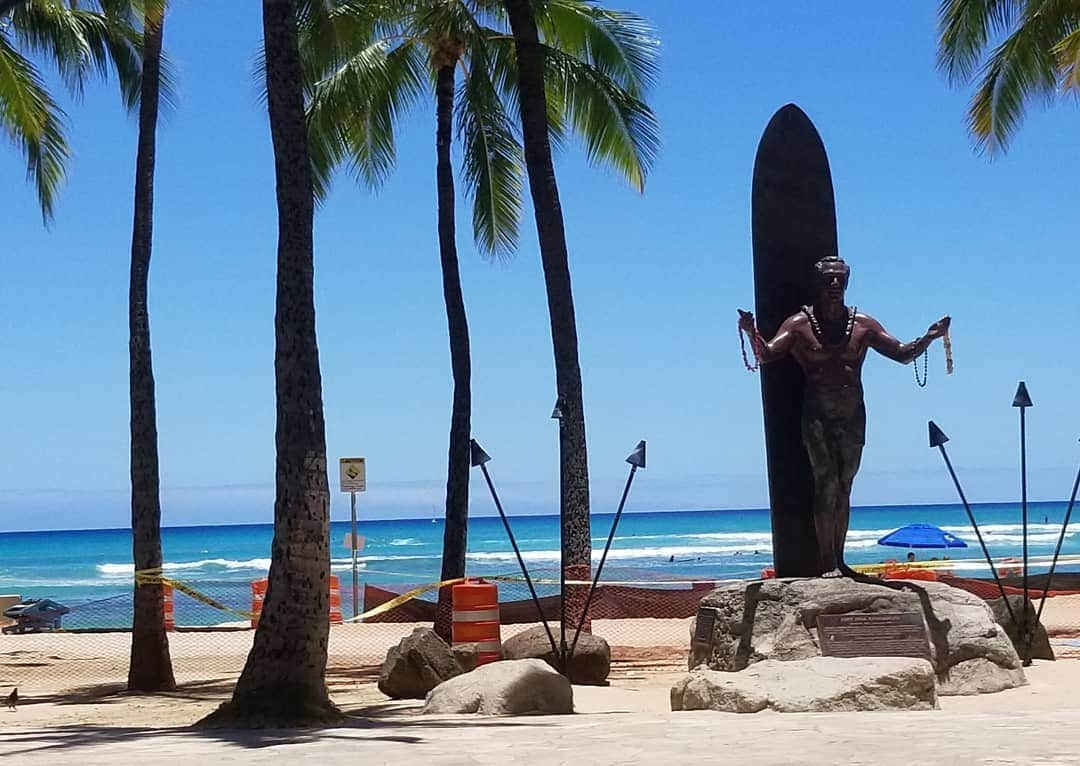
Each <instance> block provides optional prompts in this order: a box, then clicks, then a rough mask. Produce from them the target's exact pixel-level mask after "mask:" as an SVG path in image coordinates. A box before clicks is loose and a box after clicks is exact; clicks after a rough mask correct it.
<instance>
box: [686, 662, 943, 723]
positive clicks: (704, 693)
mask: <svg viewBox="0 0 1080 766" xmlns="http://www.w3.org/2000/svg"><path fill="white" fill-rule="evenodd" d="M936 707H937V691H936V685H935V675H934V669H933V667H932V666H931V665H930V663H929V662H927V661H926V660H920V659H914V658H908V657H857V658H854V659H842V658H839V657H813V658H811V659H807V660H788V661H782V660H764V661H762V662H758V663H756V664H754V665H752V666H750V667H749V668H747V669H746V670H743V671H740V672H738V673H724V672H720V671H716V670H709V669H707V668H705V667H698V668H695V669H694V670H692V671H691V672H690V673H689V674H688V675H687V676H685V677H684V678H682V679H680V680H679V681H678V683H676V684H675V685H674V686H673V687H672V688H671V709H672V710H720V711H723V712H726V713H757V712H759V711H761V710H766V709H769V710H776V711H778V712H781V713H802V712H837V711H859V710H933V709H935V708H936Z"/></svg>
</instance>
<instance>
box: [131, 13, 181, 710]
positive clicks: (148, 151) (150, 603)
mask: <svg viewBox="0 0 1080 766" xmlns="http://www.w3.org/2000/svg"><path fill="white" fill-rule="evenodd" d="M154 6H155V4H154V3H148V4H147V10H146V15H145V17H144V19H145V21H144V25H143V26H144V38H143V39H144V43H143V69H142V92H141V94H140V102H139V148H138V156H137V158H136V160H135V221H134V225H133V227H132V233H131V278H130V279H131V281H130V284H129V288H128V330H129V333H130V335H129V341H128V354H129V365H130V367H129V385H130V396H131V547H132V556H133V559H134V562H135V569H136V571H140V570H146V569H158V568H160V567H161V563H162V555H161V498H160V488H159V473H158V438H157V412H156V405H155V401H154V399H155V397H154V365H153V361H152V359H151V355H150V309H149V305H148V299H147V292H148V282H149V277H150V251H151V247H152V245H153V228H154V161H155V156H154V155H155V151H156V143H157V140H156V134H157V115H158V92H159V87H160V84H161V77H160V72H161V38H162V29H163V26H164V21H165V14H164V9H163V8H162V7H161V6H157V7H154ZM175 688H176V680H175V679H174V677H173V669H172V662H171V660H170V658H169V639H168V636H166V634H165V614H164V604H163V599H162V586H161V584H160V583H158V584H151V585H138V584H136V585H135V593H134V609H133V613H132V629H131V660H130V663H129V665H128V689H129V690H131V691H143V692H158V691H170V690H172V689H175Z"/></svg>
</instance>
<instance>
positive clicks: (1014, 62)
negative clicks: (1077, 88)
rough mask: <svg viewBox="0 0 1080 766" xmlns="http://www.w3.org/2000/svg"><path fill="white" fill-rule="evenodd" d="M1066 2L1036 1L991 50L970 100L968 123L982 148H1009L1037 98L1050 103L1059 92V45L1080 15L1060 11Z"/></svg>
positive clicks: (995, 151) (994, 149) (993, 150)
mask: <svg viewBox="0 0 1080 766" xmlns="http://www.w3.org/2000/svg"><path fill="white" fill-rule="evenodd" d="M1065 5H1067V3H1065V2H1048V3H1032V4H1031V7H1029V8H1028V9H1026V12H1025V14H1024V16H1023V19H1022V20H1021V21H1020V22H1019V23H1018V24H1017V25H1016V28H1015V29H1014V30H1013V31H1012V32H1011V34H1009V36H1008V37H1006V38H1005V40H1004V42H1002V43H1001V44H1000V45H999V46H998V47H997V48H996V49H995V50H994V51H993V52H992V53H991V55H990V58H989V59H988V60H987V62H986V65H985V66H984V67H983V69H982V71H981V73H980V74H981V80H980V83H979V86H978V88H977V89H976V91H975V95H974V97H973V99H972V102H971V107H970V109H969V113H968V127H969V129H970V130H971V133H972V135H973V137H974V139H975V142H976V148H977V149H978V150H979V151H985V152H987V153H989V154H995V153H998V152H1000V151H1002V150H1004V149H1005V148H1006V147H1007V145H1008V141H1009V139H1010V138H1011V137H1012V135H1013V134H1014V133H1015V131H1016V129H1017V128H1018V127H1019V125H1020V122H1021V120H1022V119H1023V116H1024V110H1025V107H1026V106H1027V105H1028V104H1029V103H1030V102H1032V101H1038V100H1041V101H1043V102H1046V103H1048V102H1049V101H1051V100H1052V99H1053V98H1054V96H1055V95H1057V93H1058V85H1059V79H1060V72H1059V69H1058V59H1057V57H1056V56H1055V54H1054V50H1055V48H1056V46H1057V45H1058V43H1060V41H1061V40H1062V39H1063V38H1064V37H1066V36H1067V35H1068V34H1069V31H1070V24H1072V25H1073V26H1072V28H1075V19H1073V20H1072V21H1070V19H1069V18H1068V17H1067V15H1066V16H1063V15H1062V14H1061V13H1057V12H1055V11H1057V10H1059V9H1061V8H1062V7H1064V6H1065Z"/></svg>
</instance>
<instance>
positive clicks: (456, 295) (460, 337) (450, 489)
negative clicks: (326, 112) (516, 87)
mask: <svg viewBox="0 0 1080 766" xmlns="http://www.w3.org/2000/svg"><path fill="white" fill-rule="evenodd" d="M436 97H437V106H436V117H437V119H436V123H437V128H436V151H437V154H438V172H437V175H438V197H439V256H440V261H441V264H442V280H443V300H444V301H445V303H446V323H447V326H448V328H449V331H450V366H451V369H452V371H453V376H454V401H453V406H452V410H451V414H450V450H449V455H448V458H447V467H446V525H445V527H444V529H443V555H442V579H443V580H450V579H453V578H455V577H464V575H465V550H466V548H467V547H468V534H469V436H470V432H471V427H470V419H471V410H472V392H471V382H470V379H471V376H472V372H471V362H470V359H469V322H468V318H467V317H466V315H465V299H464V298H463V297H462V294H461V277H460V275H459V273H458V257H457V243H456V234H455V231H454V169H453V165H452V164H451V162H450V143H451V140H452V138H453V130H452V128H453V119H454V64H453V63H451V64H447V65H444V66H441V67H439V70H438V78H437V82H436ZM451 590H452V589H451V588H442V589H441V590H440V591H439V606H438V609H437V611H436V617H435V632H436V633H438V634H439V635H440V636H442V638H443V639H444V640H446V641H450V639H451V635H450V633H451V630H450V626H451V619H452V614H453V612H452V603H451Z"/></svg>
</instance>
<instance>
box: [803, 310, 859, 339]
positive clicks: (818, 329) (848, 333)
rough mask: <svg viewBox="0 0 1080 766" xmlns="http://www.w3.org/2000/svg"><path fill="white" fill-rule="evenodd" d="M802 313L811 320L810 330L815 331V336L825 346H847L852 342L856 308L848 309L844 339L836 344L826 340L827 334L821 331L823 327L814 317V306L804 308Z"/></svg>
mask: <svg viewBox="0 0 1080 766" xmlns="http://www.w3.org/2000/svg"><path fill="white" fill-rule="evenodd" d="M802 311H803V313H804V314H806V318H807V319H809V320H810V328H811V329H812V330H813V331H814V336H815V337H816V338H817V339H818V341H820V342H821V345H823V346H837V347H840V346H846V345H847V344H848V341H849V340H851V333H852V331H853V330H854V329H855V307H854V306H849V307H848V319H847V326H846V327H845V328H844V337H843V339H842V340H841V341H838V342H836V343H828V342H827V341H826V339H825V334H824V333H823V332H822V331H821V325H820V324H819V323H818V319H817V317H816V316H815V315H814V307H813V306H803V307H802Z"/></svg>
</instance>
